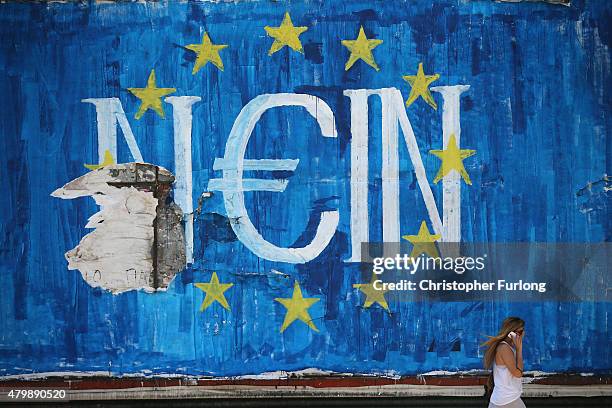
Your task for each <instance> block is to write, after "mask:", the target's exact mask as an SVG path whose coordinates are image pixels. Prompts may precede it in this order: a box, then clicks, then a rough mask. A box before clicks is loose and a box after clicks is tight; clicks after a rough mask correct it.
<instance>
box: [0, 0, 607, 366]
mask: <svg viewBox="0 0 612 408" xmlns="http://www.w3.org/2000/svg"><path fill="white" fill-rule="evenodd" d="M287 9H289V10H290V12H291V16H292V19H293V21H294V23H295V24H296V25H299V26H308V27H309V29H308V31H306V32H304V33H303V34H302V35H301V37H300V39H301V41H302V43H303V45H304V51H305V54H301V53H298V52H293V51H291V50H289V49H287V47H285V48H284V49H283V50H280V51H278V52H276V53H274V54H273V55H272V56H268V55H267V53H268V50H269V48H270V45H271V43H272V39H271V38H269V37H267V36H266V33H265V31H264V29H263V27H264V26H266V25H271V26H277V25H278V24H279V23H280V21H282V17H283V15H284V13H285V11H286V10H287ZM610 12H611V10H610V5H609V3H608V2H598V1H590V2H585V1H583V0H575V1H572V5H571V6H570V7H557V6H551V5H550V4H545V3H532V2H528V3H521V4H507V3H496V2H490V1H479V2H464V1H460V0H442V1H436V2H433V4H432V2H431V1H430V0H418V1H417V0H411V1H396V2H370V1H364V0H357V1H351V2H346V1H327V2H323V1H314V0H313V1H307V2H297V1H296V2H291V3H283V4H280V3H269V2H240V3H233V2H232V3H208V2H206V3H196V2H193V3H192V2H189V3H187V2H168V3H157V2H150V3H120V4H89V5H81V4H71V3H65V4H59V3H50V4H26V3H3V4H0V94H1V95H2V98H3V103H2V109H1V110H0V135H1V137H0V157H1V158H2V160H0V175H1V181H0V183H1V184H2V194H0V214H1V216H0V233H1V234H0V236H1V237H2V240H1V242H0V253H1V254H2V256H1V257H0V274H1V275H2V284H1V289H0V291H1V296H0V327H1V328H2V329H1V330H0V375H8V374H27V373H31V372H43V371H105V372H108V373H109V374H112V375H121V374H125V373H137V372H145V373H160V372H163V373H169V372H170V373H177V374H196V375H197V374H207V375H214V376H230V375H242V374H257V373H263V372H270V371H283V370H284V371H292V370H300V369H303V368H305V367H317V368H320V369H322V370H330V371H336V372H367V373H382V372H384V373H400V374H411V373H422V372H427V371H433V370H445V371H459V370H470V369H477V368H480V367H481V356H482V353H481V352H480V351H479V347H478V345H479V343H481V342H482V341H483V340H484V335H485V334H492V333H494V332H496V330H497V327H498V324H499V322H500V321H501V320H502V319H503V318H504V317H506V316H508V315H519V316H522V317H523V318H524V319H525V320H526V322H527V337H526V339H525V360H526V366H527V369H529V370H541V371H547V372H564V371H567V372H569V371H577V372H595V373H602V372H607V373H610V370H611V367H610V361H612V356H611V355H610V350H611V349H612V348H611V347H610V333H609V327H610V326H611V325H612V322H611V321H610V319H611V318H612V313H611V312H612V306H611V304H610V303H609V302H608V303H555V302H550V303H536V304H526V303H513V302H512V301H511V299H506V298H501V299H498V300H497V301H496V302H476V303H474V302H469V301H466V302H455V303H441V302H440V303H431V304H411V303H399V302H394V301H393V300H392V299H390V301H389V305H390V308H391V310H392V313H391V314H389V313H387V312H386V311H384V310H382V309H380V308H378V307H374V306H373V307H370V308H368V309H363V308H362V304H363V297H362V296H361V294H360V293H358V291H356V290H355V289H353V288H352V285H353V284H354V283H356V277H358V274H359V270H358V266H357V265H356V264H352V263H346V262H344V260H345V259H347V258H348V257H349V256H350V241H349V238H350V237H349V235H348V233H349V231H350V222H351V220H350V214H351V213H350V208H349V206H350V194H349V192H350V184H349V174H350V149H349V145H350V143H351V141H350V103H349V100H348V98H347V97H345V96H344V95H343V91H344V90H346V89H360V88H366V89H377V88H383V87H396V88H398V89H400V90H401V91H402V93H403V96H404V98H406V97H407V96H408V93H409V88H408V86H407V84H406V83H405V82H404V81H403V80H402V76H403V75H414V72H415V67H417V65H418V63H419V62H423V64H424V66H425V68H426V70H427V72H435V73H438V74H440V79H439V80H438V82H437V84H438V85H455V84H466V85H470V89H469V91H468V92H466V93H464V95H463V96H462V100H461V145H462V146H464V147H465V148H470V149H474V150H477V151H478V154H477V155H476V156H474V157H473V158H471V159H470V161H469V162H468V161H466V170H467V171H468V173H469V174H470V177H471V179H472V183H473V185H472V186H464V187H462V207H461V217H462V225H463V230H462V231H461V234H462V237H463V239H465V240H467V241H475V242H481V241H491V242H495V241H498V242H514V241H549V242H572V241H574V242H583V241H589V242H598V241H610V239H611V238H612V237H611V233H612V228H611V225H610V223H611V222H612V221H611V220H612V217H610V209H609V206H610V196H609V195H610V191H609V190H602V189H598V190H595V189H594V190H593V191H587V192H585V193H584V194H582V195H580V196H577V195H576V193H577V192H578V191H582V190H581V189H583V187H584V186H586V185H588V183H589V182H596V181H597V180H601V179H602V177H603V176H604V174H610V158H611V156H612V154H611V152H612V147H611V142H610V138H609V137H608V133H609V130H610V114H609V112H610V100H612V99H611V97H610V91H611V90H612V86H611V85H612V83H611V81H610V51H609V46H610V38H611V36H610V24H609V19H610ZM360 25H363V26H364V29H365V33H366V35H367V37H368V38H378V39H382V40H383V41H384V42H383V44H382V45H380V46H379V47H377V49H376V50H375V51H374V55H375V58H376V61H377V64H378V65H379V66H380V68H381V69H380V71H379V72H376V71H374V70H373V69H372V68H371V67H369V66H367V65H365V64H362V63H361V62H357V63H356V64H355V65H354V66H353V67H352V68H351V69H350V70H348V71H346V72H345V71H344V69H343V68H344V64H345V63H346V60H347V58H348V53H347V51H346V49H345V48H344V47H343V46H342V44H341V42H340V41H341V40H342V39H347V38H348V39H350V38H354V36H355V33H356V32H357V30H358V28H359V26H360ZM203 31H206V32H208V33H210V35H211V38H214V40H215V41H216V42H218V43H222V44H228V45H229V47H228V48H227V49H224V50H223V54H222V57H223V63H224V71H223V72H221V71H219V70H218V69H217V68H216V67H214V66H212V65H211V64H208V65H207V66H206V67H205V68H203V69H201V70H200V72H198V74H197V75H192V68H193V64H194V59H195V56H194V55H193V53H191V52H190V51H188V50H186V49H185V48H184V46H185V45H186V44H192V43H196V42H197V41H199V40H200V39H201V38H202V32H203ZM151 69H155V72H156V75H157V80H158V81H159V83H160V84H163V85H164V86H168V87H175V88H177V95H193V96H198V97H201V98H202V101H201V102H199V103H198V104H195V105H194V107H193V112H194V116H193V141H192V153H193V196H194V197H199V196H200V195H201V194H202V193H203V192H204V191H205V189H206V186H207V183H208V181H209V180H210V179H212V178H215V177H218V176H219V174H220V173H219V172H216V171H214V170H213V163H214V161H215V159H216V158H219V157H223V156H224V146H225V142H226V140H227V137H228V135H229V132H230V129H231V126H232V124H233V122H234V120H235V118H236V116H237V115H238V113H239V112H240V110H241V109H242V107H243V106H244V105H246V104H247V103H248V102H249V101H250V100H252V99H253V98H255V97H256V96H258V95H261V94H265V93H281V92H302V93H308V94H311V95H315V96H317V97H319V98H321V99H322V100H324V101H325V102H326V103H327V104H328V105H329V106H330V107H331V109H332V111H333V112H334V115H335V118H336V123H335V125H336V128H337V131H338V138H333V139H329V138H322V137H318V135H319V134H320V133H319V130H318V127H317V125H316V122H315V120H314V119H313V118H310V117H309V116H307V115H305V114H304V112H303V110H301V109H299V108H293V107H286V108H279V109H276V110H271V111H268V112H266V113H265V114H264V115H263V117H262V120H261V122H259V123H258V125H257V126H256V128H255V131H254V134H253V137H252V139H251V141H250V142H249V145H248V147H247V155H246V158H247V159H262V158H263V159H294V160H299V166H298V167H297V169H296V171H295V172H292V173H289V174H283V175H282V178H286V179H288V180H289V183H288V185H287V188H286V190H285V192H283V193H275V192H265V191H264V192H246V193H245V202H246V206H247V211H248V212H249V214H250V216H251V218H252V219H253V222H254V224H255V227H256V228H257V229H258V231H260V232H261V233H262V235H263V236H264V237H265V238H266V239H267V240H269V241H271V242H273V243H275V244H276V245H279V246H295V247H299V246H302V245H304V244H305V243H308V242H310V240H311V239H312V236H313V234H314V231H315V229H316V226H317V224H318V220H319V219H320V214H321V213H322V212H325V211H330V210H336V209H337V210H338V211H339V213H340V220H339V224H338V230H337V232H336V234H335V235H334V237H333V238H332V240H331V242H330V244H329V245H328V246H327V247H326V249H325V250H324V251H323V252H322V254H321V255H320V256H319V257H317V258H316V259H315V260H314V261H312V262H309V263H307V264H304V265H289V264H284V263H275V262H268V261H264V260H261V259H260V258H258V257H257V256H255V255H254V254H253V253H251V252H250V251H249V250H248V249H246V248H245V247H244V245H242V244H241V243H240V242H239V241H237V240H236V239H235V236H234V235H233V233H232V230H231V227H230V225H229V224H228V222H230V220H226V219H224V218H223V217H224V214H226V213H225V209H224V206H223V201H222V197H221V196H222V194H213V196H212V197H210V198H207V199H206V200H204V201H203V202H202V208H201V212H199V213H195V214H194V232H193V236H194V259H195V261H194V264H193V265H192V266H191V267H189V268H188V269H186V270H185V271H183V272H182V273H181V274H180V275H179V276H178V277H177V278H176V279H175V280H174V281H173V283H172V285H170V287H169V288H168V290H167V291H166V292H163V293H156V294H154V295H152V294H145V293H142V292H135V291H131V292H128V293H124V294H121V295H117V296H113V295H111V294H108V293H105V292H104V291H102V290H101V289H96V288H91V287H90V286H89V285H88V284H87V283H86V282H84V281H83V279H82V277H81V276H80V274H78V273H76V272H74V271H69V270H67V267H66V260H65V259H64V257H63V254H64V253H65V252H66V250H68V249H69V248H72V247H74V246H75V245H77V244H78V242H79V241H80V239H81V238H82V237H83V236H84V235H85V234H86V230H85V225H86V220H87V218H88V217H90V216H91V215H92V214H93V213H95V212H96V211H97V210H98V209H97V208H96V206H95V205H94V203H93V202H92V201H91V200H70V201H65V200H58V199H55V198H53V197H50V196H49V194H50V193H51V192H52V191H53V190H54V189H56V188H57V187H58V186H61V185H63V184H65V183H66V182H67V181H69V180H72V179H74V178H76V177H79V176H81V175H82V174H84V169H83V167H82V166H83V163H95V162H96V159H97V155H98V153H97V149H98V146H97V143H96V138H97V129H96V124H95V123H96V122H95V118H96V116H95V109H94V108H93V106H92V105H91V104H88V103H83V102H81V100H82V99H86V98H104V97H116V98H119V99H120V100H121V102H122V104H123V107H124V109H125V112H126V115H127V117H128V120H129V121H130V125H131V126H132V129H133V131H134V136H135V139H136V141H137V142H138V146H139V148H140V150H141V153H142V156H143V159H144V160H145V161H146V162H149V163H154V164H156V165H159V166H163V167H165V168H167V169H169V170H170V171H171V172H174V173H176V171H175V170H176V169H175V167H174V153H173V139H172V135H173V128H172V120H171V119H170V118H167V119H165V120H163V119H161V118H160V117H158V116H157V115H156V114H154V113H152V112H148V113H146V114H145V115H144V116H143V117H142V119H141V120H139V121H136V120H135V119H134V114H135V112H136V111H137V109H138V106H139V101H138V100H137V99H136V98H134V97H133V96H131V95H130V94H129V93H128V92H127V91H126V88H129V87H135V86H141V84H143V83H144V81H146V78H147V75H148V74H149V73H150V71H151ZM434 97H435V98H439V95H434ZM437 101H438V104H440V103H441V99H437ZM164 109H165V110H166V111H167V112H168V115H167V116H170V114H171V107H170V105H167V104H166V105H165V106H164ZM407 115H408V116H409V119H410V121H411V123H412V127H413V128H414V132H415V135H416V138H417V142H418V146H419V149H420V151H421V155H422V156H423V157H424V165H425V170H426V172H427V179H428V180H430V181H431V180H433V178H434V177H435V174H436V172H437V170H438V165H439V161H438V160H437V159H436V158H435V157H433V156H431V155H428V154H426V152H428V151H429V150H431V149H439V148H440V146H441V143H442V128H441V123H442V118H441V112H440V110H438V111H434V110H433V109H431V108H430V107H429V106H428V105H427V104H425V103H422V101H416V102H415V103H414V104H412V105H411V106H410V108H409V109H408V110H407ZM368 116H369V123H370V124H371V125H370V157H369V159H370V165H369V167H368V170H367V171H368V173H369V178H368V179H369V182H368V186H369V194H368V196H367V197H368V198H367V199H368V201H369V208H370V213H369V217H370V220H371V223H370V226H369V227H370V228H369V233H370V236H371V239H372V240H380V238H381V237H382V224H381V218H382V217H381V213H380V203H379V200H380V194H381V192H380V190H381V185H382V184H381V174H380V171H381V170H380V169H381V161H380V158H381V147H380V143H378V142H376V143H375V142H374V141H380V139H381V136H380V133H381V129H380V123H381V112H380V104H379V103H378V102H375V101H373V102H371V104H370V107H369V111H368ZM399 154H400V168H399V177H400V180H401V184H400V197H399V201H400V207H401V212H400V233H401V234H413V233H415V232H416V231H417V230H418V227H419V225H420V222H421V220H423V219H426V217H427V211H426V208H425V206H424V204H423V200H422V197H421V194H420V190H419V188H418V185H417V182H416V179H415V175H414V172H413V168H412V165H411V163H410V161H409V160H408V159H407V157H408V152H407V150H406V147H405V145H403V144H401V143H400V151H399ZM117 160H118V162H120V163H123V162H129V161H132V157H131V154H130V149H129V146H128V145H127V144H126V143H125V141H124V140H123V138H119V142H118V146H117ZM432 186H433V187H432V189H433V190H434V195H435V198H436V201H437V202H441V200H442V189H441V187H440V186H439V185H438V186H435V185H433V184H432ZM214 228H219V230H213V229H214ZM213 271H216V272H217V274H218V275H219V278H220V279H221V280H222V281H223V282H232V283H234V286H233V287H232V288H231V289H230V290H229V291H228V292H227V300H228V303H229V305H230V307H231V312H228V311H226V310H225V309H223V308H222V307H220V306H219V305H217V304H214V305H212V306H211V307H210V308H209V309H207V310H206V312H205V313H199V312H198V307H199V305H200V303H201V302H202V296H203V294H202V291H200V290H198V289H197V288H195V287H194V285H193V283H195V282H208V281H209V280H210V276H211V273H212V272H213ZM279 272H280V273H279ZM294 279H297V280H299V282H300V286H301V288H302V291H303V293H304V295H305V296H308V297H317V298H321V301H319V302H317V303H316V304H315V305H313V306H312V308H311V309H310V310H309V313H310V315H311V316H312V318H313V319H314V323H315V324H316V326H317V327H318V328H319V330H320V332H319V333H314V332H312V331H310V329H308V327H307V326H306V325H303V324H302V325H298V324H294V325H292V326H291V327H290V328H288V329H287V330H286V331H285V332H284V333H283V334H279V332H278V329H279V328H280V326H281V324H282V321H283V317H284V310H283V307H282V305H279V304H278V303H277V302H274V301H273V299H274V298H277V297H281V298H283V297H289V296H290V294H291V288H292V286H293V282H294Z"/></svg>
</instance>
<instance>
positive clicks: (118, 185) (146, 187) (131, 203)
mask: <svg viewBox="0 0 612 408" xmlns="http://www.w3.org/2000/svg"><path fill="white" fill-rule="evenodd" d="M173 182H174V176H173V175H172V173H170V172H169V171H168V170H166V169H164V168H162V167H159V166H155V165H153V164H147V163H124V164H113V165H109V166H105V167H102V168H100V169H97V170H94V171H91V172H89V173H87V174H85V175H83V176H81V177H79V178H76V179H74V180H72V181H70V182H69V183H67V184H66V185H64V186H63V187H62V188H59V189H57V190H55V191H54V192H53V193H52V194H51V195H52V196H53V197H58V198H62V199H73V198H77V197H87V196H91V197H93V199H94V200H95V202H96V204H98V205H99V206H100V211H98V212H97V213H95V214H94V215H92V216H91V217H90V218H89V221H88V222H87V224H86V225H85V227H86V228H94V231H92V232H90V233H89V234H87V235H85V236H84V237H83V238H82V239H81V242H80V243H79V244H78V245H77V246H76V247H75V248H73V249H71V250H70V251H68V252H66V255H65V256H66V259H67V260H68V269H70V270H74V269H78V270H79V271H80V272H81V275H82V276H83V279H85V281H86V282H87V283H88V284H89V285H91V286H92V287H102V288H104V289H106V290H109V291H111V292H112V293H114V294H117V293H122V292H126V291H129V290H138V289H143V290H145V291H146V292H155V291H157V290H165V289H167V288H168V285H170V283H171V282H172V280H173V279H174V277H175V276H176V274H177V273H179V272H181V271H182V270H183V268H184V267H185V238H184V232H183V227H182V224H181V221H182V212H181V210H180V208H179V207H178V206H177V205H176V204H175V203H174V202H173V201H172V200H171V198H170V191H171V189H172V183H173Z"/></svg>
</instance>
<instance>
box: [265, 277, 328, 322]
mask: <svg viewBox="0 0 612 408" xmlns="http://www.w3.org/2000/svg"><path fill="white" fill-rule="evenodd" d="M274 300H276V301H277V302H279V303H280V304H282V305H283V306H285V308H286V309H287V313H286V314H285V320H284V321H283V325H282V326H281V329H280V332H281V333H282V332H284V331H285V329H286V328H287V327H289V325H290V324H291V323H293V322H294V321H296V320H298V319H299V320H301V321H303V322H304V323H306V324H307V325H308V327H310V328H311V329H312V330H314V331H317V332H318V331H319V329H317V326H315V325H314V323H313V322H312V318H311V317H310V314H309V313H308V308H309V307H311V306H312V305H314V304H315V303H317V302H318V301H319V300H320V299H317V298H305V297H302V290H301V289H300V285H299V284H298V283H297V281H295V284H294V285H293V295H292V296H291V298H290V299H289V298H275V299H274Z"/></svg>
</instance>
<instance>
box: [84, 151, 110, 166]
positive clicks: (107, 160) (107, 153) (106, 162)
mask: <svg viewBox="0 0 612 408" xmlns="http://www.w3.org/2000/svg"><path fill="white" fill-rule="evenodd" d="M109 164H115V159H113V155H112V154H111V152H110V150H108V149H106V150H105V151H104V160H103V161H102V163H100V164H84V166H85V167H86V168H88V169H89V170H98V169H99V168H100V167H104V166H108V165H109Z"/></svg>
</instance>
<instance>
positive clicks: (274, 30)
mask: <svg viewBox="0 0 612 408" xmlns="http://www.w3.org/2000/svg"><path fill="white" fill-rule="evenodd" d="M264 30H266V33H268V35H269V36H270V37H272V38H274V42H273V43H272V46H271V47H270V51H268V55H272V54H274V53H275V52H276V51H278V50H280V49H281V48H283V47H284V46H285V45H288V46H289V47H291V49H292V50H294V51H298V52H301V53H302V54H303V53H304V51H303V49H302V43H301V42H300V38H299V36H300V35H301V34H302V33H303V32H304V31H306V30H308V27H295V26H294V25H293V22H292V21H291V16H289V13H288V12H285V17H284V18H283V22H282V23H281V25H280V27H270V26H265V27H264Z"/></svg>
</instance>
